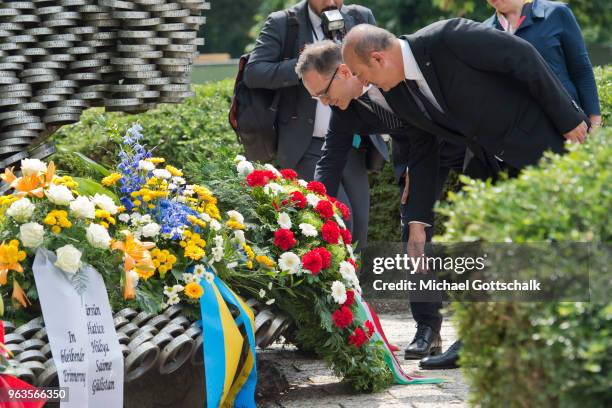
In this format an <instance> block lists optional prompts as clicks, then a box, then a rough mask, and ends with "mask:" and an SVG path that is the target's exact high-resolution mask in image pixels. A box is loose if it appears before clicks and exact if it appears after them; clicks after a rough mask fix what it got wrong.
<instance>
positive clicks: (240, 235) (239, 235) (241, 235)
mask: <svg viewBox="0 0 612 408" xmlns="http://www.w3.org/2000/svg"><path fill="white" fill-rule="evenodd" d="M234 237H236V239H237V240H238V242H240V243H241V244H245V243H246V238H245V237H244V231H242V230H234Z"/></svg>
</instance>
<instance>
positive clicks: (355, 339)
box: [348, 327, 368, 347]
mask: <svg viewBox="0 0 612 408" xmlns="http://www.w3.org/2000/svg"><path fill="white" fill-rule="evenodd" d="M348 339H349V344H352V345H353V346H355V347H361V346H363V343H365V342H366V340H367V339H368V338H367V337H366V334H365V332H364V331H363V329H362V328H361V327H358V328H356V329H355V331H354V332H353V334H351V335H349V337H348Z"/></svg>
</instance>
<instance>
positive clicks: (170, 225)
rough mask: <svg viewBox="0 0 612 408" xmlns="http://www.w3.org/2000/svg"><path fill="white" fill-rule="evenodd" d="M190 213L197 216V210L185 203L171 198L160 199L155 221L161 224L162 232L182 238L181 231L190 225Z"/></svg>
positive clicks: (154, 215) (172, 237)
mask: <svg viewBox="0 0 612 408" xmlns="http://www.w3.org/2000/svg"><path fill="white" fill-rule="evenodd" d="M189 215H194V216H197V212H195V211H194V210H192V209H191V208H189V207H188V206H187V205H185V204H183V203H179V202H176V201H171V200H160V201H159V205H158V208H157V211H156V212H155V214H153V217H154V218H155V221H156V222H157V223H158V224H159V225H160V226H161V232H162V234H168V235H170V237H171V239H172V240H177V239H181V238H182V234H181V232H180V231H182V230H183V229H184V227H187V226H190V225H191V223H190V222H189V221H188V220H187V217H188V216H189Z"/></svg>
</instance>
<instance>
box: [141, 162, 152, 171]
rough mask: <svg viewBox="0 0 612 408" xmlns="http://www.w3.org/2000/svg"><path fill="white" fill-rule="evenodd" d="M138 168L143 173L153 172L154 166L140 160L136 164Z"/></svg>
mask: <svg viewBox="0 0 612 408" xmlns="http://www.w3.org/2000/svg"><path fill="white" fill-rule="evenodd" d="M138 168H139V169H140V170H144V171H153V170H155V165H154V164H153V163H151V162H150V161H147V160H140V161H139V162H138Z"/></svg>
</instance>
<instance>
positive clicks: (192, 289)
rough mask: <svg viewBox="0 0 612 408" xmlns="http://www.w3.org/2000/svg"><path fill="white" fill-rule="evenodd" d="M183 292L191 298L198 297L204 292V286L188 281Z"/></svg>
mask: <svg viewBox="0 0 612 408" xmlns="http://www.w3.org/2000/svg"><path fill="white" fill-rule="evenodd" d="M185 294H186V295H187V296H189V297H190V298H192V299H199V298H201V297H202V294H204V288H203V287H202V286H200V285H199V284H198V283H196V282H190V283H188V284H187V286H185Z"/></svg>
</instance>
